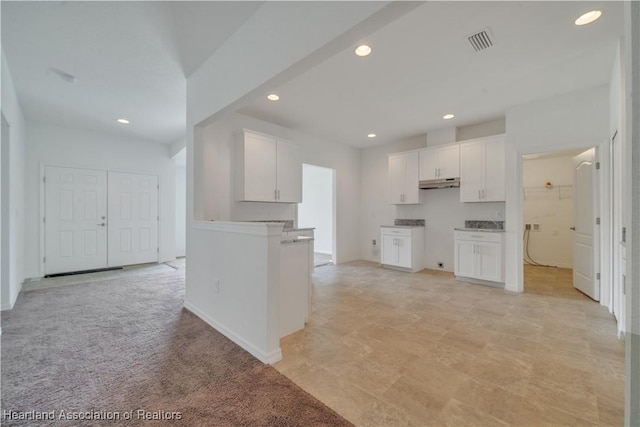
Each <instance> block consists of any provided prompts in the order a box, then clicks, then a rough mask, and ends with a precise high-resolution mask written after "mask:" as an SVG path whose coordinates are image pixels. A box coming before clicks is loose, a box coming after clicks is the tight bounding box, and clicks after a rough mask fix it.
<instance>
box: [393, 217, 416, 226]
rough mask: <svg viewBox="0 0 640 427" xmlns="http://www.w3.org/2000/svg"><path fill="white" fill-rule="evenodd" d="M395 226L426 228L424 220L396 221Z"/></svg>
mask: <svg viewBox="0 0 640 427" xmlns="http://www.w3.org/2000/svg"><path fill="white" fill-rule="evenodd" d="M393 225H408V226H410V227H424V219H396V220H394V221H393Z"/></svg>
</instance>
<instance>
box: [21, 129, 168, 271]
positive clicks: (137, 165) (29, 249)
mask: <svg viewBox="0 0 640 427" xmlns="http://www.w3.org/2000/svg"><path fill="white" fill-rule="evenodd" d="M46 165H52V166H69V167H82V168H89V169H101V170H113V171H123V172H132V173H142V174H150V175H158V177H159V183H160V193H159V204H160V209H159V213H160V227H159V244H160V261H161V262H162V261H167V260H171V259H175V228H176V226H175V187H174V182H175V167H174V163H173V161H172V160H171V158H170V156H169V146H167V145H162V144H158V143H153V142H147V141H143V140H139V139H134V138H126V137H122V136H114V135H108V134H103V133H97V132H91V131H85V130H76V129H68V128H62V127H58V126H53V125H49V124H42V123H29V124H28V128H27V169H26V174H27V179H26V184H27V187H26V189H27V191H26V195H27V197H26V215H25V222H26V225H27V233H26V252H25V254H26V256H27V259H26V274H27V277H41V276H42V274H43V272H42V271H40V260H41V259H42V256H43V254H42V253H41V252H40V231H41V225H42V221H41V220H40V188H41V186H40V173H41V167H43V166H46Z"/></svg>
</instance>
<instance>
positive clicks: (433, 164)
mask: <svg viewBox="0 0 640 427" xmlns="http://www.w3.org/2000/svg"><path fill="white" fill-rule="evenodd" d="M419 158H420V181H427V180H432V179H437V178H438V149H435V148H427V149H424V150H420V154H419Z"/></svg>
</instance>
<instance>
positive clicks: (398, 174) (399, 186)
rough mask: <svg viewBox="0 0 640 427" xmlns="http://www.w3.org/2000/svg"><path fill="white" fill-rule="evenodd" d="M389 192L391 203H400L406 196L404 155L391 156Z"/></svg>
mask: <svg viewBox="0 0 640 427" xmlns="http://www.w3.org/2000/svg"><path fill="white" fill-rule="evenodd" d="M389 192H390V195H391V204H393V205H400V204H402V199H403V197H404V156H403V155H397V156H390V157H389Z"/></svg>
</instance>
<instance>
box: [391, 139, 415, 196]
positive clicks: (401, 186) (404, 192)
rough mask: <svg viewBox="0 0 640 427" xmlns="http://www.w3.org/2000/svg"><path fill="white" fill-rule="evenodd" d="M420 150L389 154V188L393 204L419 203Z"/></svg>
mask: <svg viewBox="0 0 640 427" xmlns="http://www.w3.org/2000/svg"><path fill="white" fill-rule="evenodd" d="M418 170H419V158H418V152H417V151H412V152H409V153H400V154H392V155H390V156H389V190H390V195H391V204H393V205H408V204H417V203H419V200H418Z"/></svg>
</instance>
